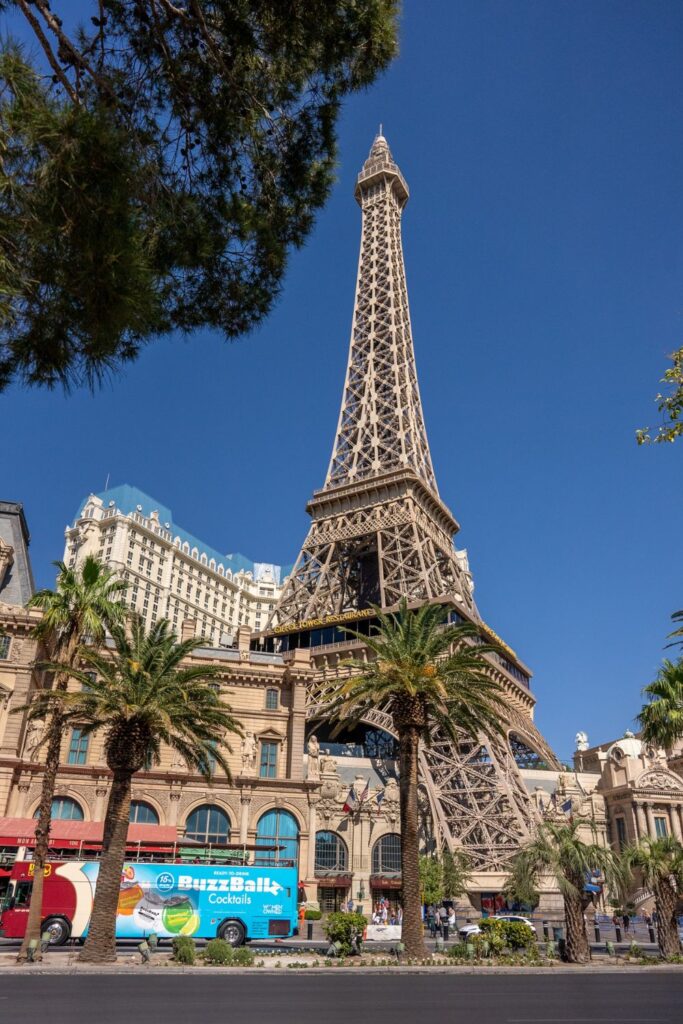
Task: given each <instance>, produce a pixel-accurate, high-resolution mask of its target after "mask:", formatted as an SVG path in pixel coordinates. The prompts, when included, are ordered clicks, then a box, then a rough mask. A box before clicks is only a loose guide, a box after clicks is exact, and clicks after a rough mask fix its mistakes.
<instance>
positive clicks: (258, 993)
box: [0, 969, 683, 1024]
mask: <svg viewBox="0 0 683 1024" xmlns="http://www.w3.org/2000/svg"><path fill="white" fill-rule="evenodd" d="M0 984H1V983H0ZM681 1005H683V973H674V972H671V971H666V970H665V969H662V970H661V971H657V973H656V974H653V973H652V972H649V973H646V974H640V975H628V976H625V975H621V976H620V977H616V976H615V974H602V975H600V974H582V975H578V976H577V975H572V974H558V975H555V976H553V977H549V976H547V975H543V976H540V975H507V976H505V975H500V974H497V975H488V976H486V975H485V974H484V972H482V974H480V975H464V974H460V975H443V974H433V975H430V974H429V973H424V974H410V975H408V974H403V975H397V974H394V975H392V974H387V975H380V976H378V975H356V976H353V975H352V972H351V971H349V970H344V971H339V972H337V971H336V970H334V969H330V970H324V969H322V970H321V973H320V974H316V975H311V974H307V975H306V977H300V976H298V975H297V976H295V977H292V976H291V975H290V976H287V977H282V978H280V977H276V976H273V975H261V976H259V974H258V972H257V971H255V972H254V974H253V975H252V974H248V975H244V974H241V975H238V974H233V973H231V971H230V970H229V969H227V970H226V972H225V974H224V975H216V974H206V975H203V976H202V975H201V974H191V975H182V976H178V975H176V976H175V977H168V976H167V977H164V976H160V975H158V974H153V975H149V976H148V977H142V976H130V975H119V976H116V975H80V976H78V977H74V976H65V975H59V976H48V975H33V976H31V977H26V978H22V979H19V978H18V977H17V976H16V975H13V976H11V977H6V979H5V984H2V987H1V988H0V1020H3V1021H5V1020H6V1021H11V1022H12V1024H35V1022H36V1021H38V1020H49V1021H50V1024H73V1022H74V1021H90V1020H96V1021H97V1024H120V1022H121V1021H122V1020H127V1021H130V1024H138V1022H143V1021H163V1024H225V1022H226V1021H239V1024H300V1022H301V1021H316V1020H322V1021H324V1022H325V1024H349V1021H355V1022H357V1024H365V1022H366V1021H367V1022H372V1024H422V1022H424V1021H427V1020H438V1021H439V1022H443V1024H451V1022H455V1021H458V1022H462V1021H476V1022H477V1024H679V1022H680V1019H681Z"/></svg>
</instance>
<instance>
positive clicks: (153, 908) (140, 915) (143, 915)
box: [134, 889, 164, 932]
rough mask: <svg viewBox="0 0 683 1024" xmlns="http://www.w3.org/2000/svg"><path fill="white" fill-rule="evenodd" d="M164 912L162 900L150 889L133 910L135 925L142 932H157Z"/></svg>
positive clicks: (161, 897)
mask: <svg viewBox="0 0 683 1024" xmlns="http://www.w3.org/2000/svg"><path fill="white" fill-rule="evenodd" d="M163 910H164V899H163V896H160V895H159V893H158V892H155V891H154V889H151V890H150V891H149V892H146V893H145V895H144V898H143V899H142V900H141V901H140V902H139V903H138V905H137V906H136V908H135V915H134V919H135V924H136V925H137V927H138V928H140V929H141V930H142V931H145V932H149V931H157V929H158V928H159V926H160V924H161V915H162V913H163Z"/></svg>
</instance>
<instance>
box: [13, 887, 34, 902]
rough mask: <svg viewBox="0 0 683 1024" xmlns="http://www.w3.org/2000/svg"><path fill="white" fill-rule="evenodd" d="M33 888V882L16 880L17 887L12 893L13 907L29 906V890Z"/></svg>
mask: <svg viewBox="0 0 683 1024" xmlns="http://www.w3.org/2000/svg"><path fill="white" fill-rule="evenodd" d="M32 889H33V882H17V887H16V890H15V893H14V896H15V900H14V906H15V907H30V906H31V890H32Z"/></svg>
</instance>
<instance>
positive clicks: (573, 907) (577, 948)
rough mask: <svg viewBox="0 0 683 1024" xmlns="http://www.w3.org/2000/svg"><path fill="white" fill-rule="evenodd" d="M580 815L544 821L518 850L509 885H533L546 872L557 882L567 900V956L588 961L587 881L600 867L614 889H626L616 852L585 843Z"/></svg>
mask: <svg viewBox="0 0 683 1024" xmlns="http://www.w3.org/2000/svg"><path fill="white" fill-rule="evenodd" d="M582 824H586V822H583V821H582V820H581V819H579V818H576V819H574V821H567V822H557V821H544V822H542V824H540V825H539V826H538V830H537V832H536V836H535V838H534V839H532V840H531V841H530V842H529V843H528V844H527V846H525V847H523V848H522V850H520V852H519V853H518V854H517V856H516V857H515V859H514V861H513V863H512V871H511V876H510V879H509V884H510V887H515V885H516V887H521V886H524V887H525V888H526V889H533V888H534V887H535V886H537V885H538V884H539V882H540V881H541V879H542V878H543V877H544V876H548V875H550V876H551V877H552V878H553V880H554V881H555V882H556V884H557V887H558V889H559V890H560V894H561V896H562V900H563V902H564V919H565V924H566V928H567V959H568V960H569V962H570V963H576V964H580V963H585V962H586V961H587V960H588V958H589V955H590V950H589V947H588V938H587V936H586V927H585V920H584V914H585V912H586V909H587V908H588V907H589V906H590V904H591V900H592V897H591V894H590V893H588V892H586V891H585V886H586V882H587V881H588V879H589V877H590V876H591V875H592V874H593V872H595V871H599V872H600V873H601V875H602V877H603V880H604V884H606V885H607V886H608V887H609V888H610V889H612V890H613V891H614V892H621V891H622V890H623V871H622V868H621V864H620V862H619V860H618V858H617V857H616V856H615V855H614V853H613V852H612V851H611V850H609V849H607V848H606V847H604V846H599V845H598V844H597V843H595V842H593V843H584V842H583V840H582V839H581V838H580V837H579V829H580V827H581V825H582Z"/></svg>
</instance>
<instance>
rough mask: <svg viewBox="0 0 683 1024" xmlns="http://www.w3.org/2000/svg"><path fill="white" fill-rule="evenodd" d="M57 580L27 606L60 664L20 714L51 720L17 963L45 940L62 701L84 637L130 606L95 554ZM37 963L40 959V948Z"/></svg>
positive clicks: (92, 639)
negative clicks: (46, 885)
mask: <svg viewBox="0 0 683 1024" xmlns="http://www.w3.org/2000/svg"><path fill="white" fill-rule="evenodd" d="M54 564H55V565H56V566H57V569H58V570H59V571H58V574H57V582H56V586H55V589H54V590H39V591H38V593H36V594H34V595H33V597H32V598H31V599H30V601H29V602H28V607H29V608H39V609H40V610H41V611H42V613H43V616H42V619H41V621H40V622H39V623H38V625H37V626H35V628H34V629H33V634H32V635H33V636H34V637H35V638H36V639H37V640H38V641H39V642H40V643H41V644H42V646H43V649H44V650H45V651H46V652H47V654H48V656H49V657H50V659H51V660H52V661H55V662H56V661H58V662H59V669H58V670H57V674H56V675H55V678H54V683H53V686H52V689H44V690H40V691H39V692H38V693H37V694H36V696H35V698H34V699H33V700H32V702H31V703H30V704H29V705H27V706H26V707H23V708H18V709H17V710H18V711H26V710H28V718H29V720H31V721H36V720H43V719H44V720H46V723H47V724H46V727H45V731H44V733H43V738H42V741H41V746H45V747H46V756H45V769H44V772H43V781H42V788H41V794H40V806H39V809H38V822H37V824H36V845H35V849H34V851H33V863H34V865H35V869H34V871H35V873H34V876H33V891H32V893H31V906H30V908H29V913H28V922H27V925H26V934H25V936H24V941H23V943H22V945H21V949H20V950H19V954H18V956H17V961H18V962H20V963H21V962H23V961H25V960H26V957H27V950H28V947H29V943H30V942H31V940H37V939H39V938H40V928H41V922H42V906H43V878H44V868H45V863H46V861H47V856H48V846H49V841H50V823H51V819H52V800H53V798H54V793H55V780H56V778H57V772H58V770H59V754H60V749H61V745H62V734H63V731H64V720H63V714H62V702H61V698H62V696H63V695H64V693H65V691H66V688H67V685H68V682H69V678H70V676H71V671H72V669H73V667H74V665H75V664H76V662H77V660H78V656H79V647H80V645H81V643H82V640H83V638H87V639H88V642H89V643H91V644H93V645H95V646H97V645H100V644H101V643H102V642H103V641H104V637H105V632H106V630H107V629H112V628H113V627H114V626H115V625H116V624H117V623H119V622H122V621H123V618H124V616H125V614H126V606H125V604H124V603H123V601H122V600H121V595H122V593H123V591H125V590H126V589H127V587H128V584H127V583H125V582H124V581H123V580H117V579H116V578H115V576H114V574H113V573H112V572H110V571H109V570H108V569H106V568H105V567H104V565H103V564H102V563H101V562H99V561H98V560H97V559H96V558H94V557H93V556H92V555H88V557H87V558H86V559H85V560H84V562H83V564H82V565H81V566H80V568H78V569H70V568H68V567H67V566H66V565H65V564H64V562H55V563H54ZM34 959H41V955H40V946H38V949H37V950H36V953H35V955H34Z"/></svg>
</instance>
